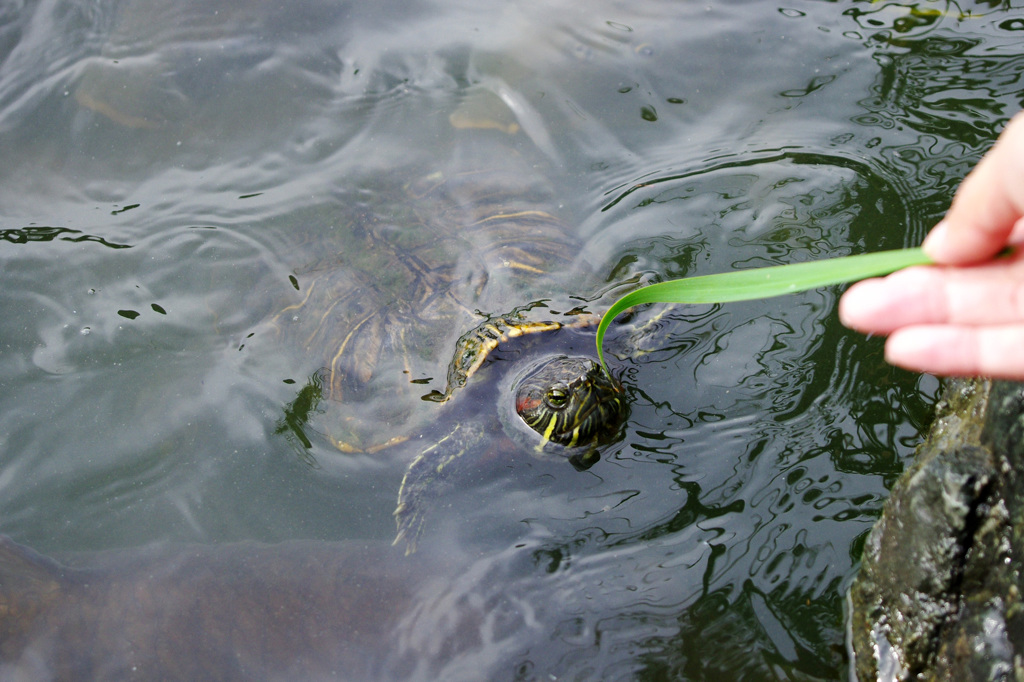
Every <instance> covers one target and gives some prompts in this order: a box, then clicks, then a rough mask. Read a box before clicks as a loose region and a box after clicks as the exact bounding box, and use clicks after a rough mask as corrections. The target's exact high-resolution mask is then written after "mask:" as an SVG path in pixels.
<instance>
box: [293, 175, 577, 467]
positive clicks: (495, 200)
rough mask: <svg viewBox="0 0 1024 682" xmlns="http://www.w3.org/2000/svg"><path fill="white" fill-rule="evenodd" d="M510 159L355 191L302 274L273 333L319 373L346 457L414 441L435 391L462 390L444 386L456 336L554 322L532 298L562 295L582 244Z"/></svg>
mask: <svg viewBox="0 0 1024 682" xmlns="http://www.w3.org/2000/svg"><path fill="white" fill-rule="evenodd" d="M513 161H515V159H511V158H508V157H506V158H504V159H502V167H501V168H500V169H480V170H474V171H470V172H462V173H453V174H446V173H442V172H437V171H435V172H431V173H427V174H422V175H420V176H419V177H418V178H416V179H415V180H413V181H412V182H408V183H403V184H400V185H397V186H395V187H393V188H387V187H383V188H382V187H380V186H376V187H375V188H373V189H366V188H363V189H360V190H358V191H354V192H351V193H350V195H349V197H348V198H347V199H346V202H345V204H346V205H345V207H344V210H343V211H342V213H343V214H344V217H343V219H342V220H339V221H338V222H336V223H335V224H334V225H333V226H332V227H331V228H330V230H329V232H330V238H329V239H328V240H327V241H326V243H327V244H329V246H327V247H324V246H318V247H317V248H318V250H320V251H321V252H322V253H321V254H320V255H319V256H317V255H316V254H310V260H309V262H308V263H307V264H306V265H304V266H302V267H300V268H299V269H297V270H296V271H295V275H294V278H293V284H294V285H295V288H296V290H297V292H296V293H297V295H296V297H295V300H294V301H293V302H292V303H291V304H290V305H288V306H286V307H285V308H284V309H283V310H281V311H280V313H278V314H277V315H276V316H275V317H274V318H273V326H274V327H275V328H276V329H277V331H278V332H279V333H280V334H281V335H282V336H283V337H285V338H286V339H287V343H288V344H289V346H292V347H296V348H297V349H298V350H299V352H301V353H302V354H303V356H304V357H307V358H309V359H310V360H312V361H313V362H314V363H316V364H317V365H318V366H319V367H321V368H322V369H321V370H320V371H319V373H318V375H317V379H316V381H317V383H318V389H319V390H320V392H321V394H322V397H323V398H325V399H327V400H328V401H330V402H329V403H327V404H328V406H329V407H328V409H331V412H332V413H334V414H332V415H331V416H330V418H328V419H323V420H320V421H321V423H325V424H329V425H326V426H324V427H323V428H322V429H321V430H326V431H327V432H328V435H329V437H330V439H331V440H332V442H334V444H335V445H336V446H337V447H339V448H340V449H342V450H345V451H364V452H372V451H375V450H377V449H380V448H381V447H383V446H385V445H388V444H390V443H394V442H397V441H400V440H404V439H406V438H408V437H409V436H410V435H412V434H415V433H417V432H418V431H419V429H420V428H421V427H422V426H423V424H424V423H425V421H427V420H430V419H432V418H433V416H435V415H436V410H437V409H439V408H438V406H437V404H436V402H437V400H436V396H437V395H438V394H442V395H444V397H445V399H447V398H448V397H452V395H451V394H452V392H453V391H454V390H455V388H457V386H449V387H446V386H445V381H446V376H448V375H449V367H450V366H454V365H456V364H460V363H461V364H466V363H467V358H465V357H462V358H457V359H456V358H454V355H455V354H459V353H461V354H463V355H464V354H466V353H467V349H466V346H465V342H464V341H463V342H462V343H461V344H460V339H461V338H464V337H465V336H466V335H467V334H472V332H473V330H474V329H477V328H481V327H486V326H487V321H488V320H491V319H495V318H498V317H501V319H502V321H503V323H506V324H507V325H508V326H510V327H517V325H522V327H521V328H522V329H523V330H526V331H524V333H529V331H532V330H537V331H542V330H544V329H547V328H549V327H547V326H545V325H544V324H535V323H534V322H533V321H531V318H533V319H534V320H537V319H540V317H543V316H548V317H550V316H551V314H552V312H551V311H550V310H543V306H537V305H536V302H538V301H541V300H544V299H548V298H551V297H555V298H556V299H562V300H564V299H565V293H564V290H565V289H566V278H567V275H568V273H570V272H571V271H572V270H573V269H574V267H573V266H574V259H575V257H576V255H577V254H578V253H579V247H578V244H577V242H576V240H575V238H574V236H573V234H572V231H571V230H570V229H569V227H568V226H567V225H566V224H565V222H563V221H562V220H561V219H560V218H559V217H557V216H556V215H555V214H554V213H553V212H552V206H553V204H554V198H553V196H552V194H551V191H550V188H549V185H548V183H546V182H545V181H544V180H543V178H541V177H539V176H538V174H537V173H535V172H533V170H532V168H530V167H529V166H527V165H526V164H515V163H513ZM531 303H532V304H534V305H531ZM534 307H539V308H541V310H537V311H533V310H532V308H534ZM510 311H511V314H509V313H510ZM509 320H511V321H510V322H507V321H509ZM468 352H469V353H470V354H471V355H480V354H483V353H486V352H488V347H487V345H486V344H478V345H474V346H473V347H472V348H471V349H470V350H469V351H468ZM480 359H482V358H481V357H473V358H468V360H469V362H468V364H469V365H471V366H478V365H479V364H480V363H479V360H480ZM460 366H461V365H460ZM458 372H459V380H460V381H461V382H464V380H465V376H464V375H465V372H464V371H463V370H461V369H459V370H458ZM449 378H450V376H449ZM431 389H433V391H431ZM440 389H444V390H443V391H442V390H440ZM431 395H433V396H435V397H434V398H431ZM424 399H425V400H424ZM431 401H433V402H431ZM332 404H333V405H335V406H338V409H332V408H330V405H332ZM432 411H433V412H434V415H432V414H431V412H432Z"/></svg>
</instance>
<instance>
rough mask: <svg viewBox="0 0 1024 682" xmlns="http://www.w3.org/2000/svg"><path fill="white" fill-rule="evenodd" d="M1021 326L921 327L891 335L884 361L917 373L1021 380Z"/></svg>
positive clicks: (1023, 336) (1023, 332) (1023, 334)
mask: <svg viewBox="0 0 1024 682" xmlns="http://www.w3.org/2000/svg"><path fill="white" fill-rule="evenodd" d="M1022 347H1024V324H1017V325H1005V326H999V327H956V326H937V325H922V326H915V327H907V328H905V329H901V330H899V331H897V332H894V333H893V334H892V336H890V337H889V338H888V340H887V341H886V343H885V359H886V360H887V361H889V362H891V363H892V364H894V365H899V366H900V367H905V368H906V369H910V370H914V371H917V372H929V373H932V374H941V375H945V376H989V377H994V378H1002V379H1024V353H1022V352H1021V349H1022Z"/></svg>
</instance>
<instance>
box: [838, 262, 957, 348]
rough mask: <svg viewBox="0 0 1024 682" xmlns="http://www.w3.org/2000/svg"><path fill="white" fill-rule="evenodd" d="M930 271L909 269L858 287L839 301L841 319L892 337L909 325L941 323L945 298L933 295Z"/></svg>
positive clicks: (866, 282) (869, 330)
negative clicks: (942, 304)
mask: <svg viewBox="0 0 1024 682" xmlns="http://www.w3.org/2000/svg"><path fill="white" fill-rule="evenodd" d="M926 270H927V269H926V268H908V269H907V270H902V271H900V272H897V273H895V274H893V275H890V276H888V277H885V278H883V279H867V280H864V281H863V282H858V283H856V284H854V285H853V286H851V287H850V288H849V289H847V291H846V293H845V294H843V296H842V298H840V299H839V320H840V321H841V322H842V323H843V324H844V325H846V326H847V327H849V328H850V329H855V330H857V331H860V332H865V333H868V334H888V333H890V332H892V331H894V330H896V329H899V328H900V327H904V326H906V325H908V324H921V323H923V322H927V321H941V319H942V318H944V317H945V309H944V307H942V306H941V305H940V304H941V298H939V299H936V298H935V297H934V296H932V293H933V292H932V290H931V287H932V286H934V285H933V284H931V281H932V279H933V278H932V277H931V275H930V273H928V272H926ZM931 306H936V307H935V309H931Z"/></svg>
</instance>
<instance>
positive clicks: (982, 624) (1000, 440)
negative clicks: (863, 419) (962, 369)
mask: <svg viewBox="0 0 1024 682" xmlns="http://www.w3.org/2000/svg"><path fill="white" fill-rule="evenodd" d="M1022 532H1024V385H1022V384H1018V383H1011V382H1000V381H997V382H990V381H987V380H972V381H963V380H957V381H950V382H948V383H947V385H946V388H945V392H944V394H943V397H942V399H941V401H940V402H939V404H938V406H937V408H936V419H935V422H934V424H933V426H932V428H931V430H930V432H929V434H928V437H927V439H926V440H925V442H924V443H923V444H922V445H921V446H920V448H919V449H918V452H917V455H916V458H915V460H914V462H913V464H912V465H911V466H910V467H909V468H908V469H907V471H905V472H904V473H903V475H902V476H901V478H900V480H899V481H898V482H897V484H896V486H895V487H894V488H893V491H892V495H891V496H890V498H889V500H888V502H887V503H886V505H885V508H884V510H883V513H882V517H881V518H880V519H879V521H878V523H876V524H875V527H874V528H873V529H872V531H871V534H870V536H869V537H868V541H867V543H866V544H865V548H864V555H863V558H862V565H861V569H860V572H859V575H858V576H857V578H856V579H855V581H854V583H853V585H852V587H851V589H850V592H849V606H850V609H849V611H850V613H849V618H850V626H851V627H850V635H851V637H850V639H851V649H852V655H853V657H854V660H853V664H852V668H853V670H854V671H855V674H856V677H857V679H859V680H958V681H962V680H1014V679H1016V680H1022V679H1024V656H1022V654H1024V619H1022V613H1024V611H1022V608H1021V597H1020V594H1021V576H1020V570H1019V568H1018V567H1019V566H1020V565H1021V564H1020V560H1021V554H1022V551H1024V537H1021V533H1022Z"/></svg>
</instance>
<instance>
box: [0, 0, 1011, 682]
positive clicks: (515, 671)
mask: <svg viewBox="0 0 1024 682" xmlns="http://www.w3.org/2000/svg"><path fill="white" fill-rule="evenodd" d="M1022 31H1024V11H1022V10H1021V9H1020V8H1017V7H1014V6H1013V3H1009V2H1006V3H999V2H977V3H972V4H970V5H969V6H964V5H958V4H956V3H945V2H926V3H917V4H911V3H900V2H885V3H878V2H854V1H845V2H838V3H824V2H809V1H798V2H790V3H788V4H786V5H784V6H778V5H773V4H771V3H764V2H729V3H712V4H706V3H684V2H669V1H664V0H641V1H639V2H630V3H617V2H611V1H608V2H599V3H583V4H581V3H569V2H557V3H551V2H545V3H540V2H516V3H491V2H471V3H462V2H459V1H458V0H437V1H436V2H428V1H423V2H415V1H411V0H407V1H401V2H400V1H397V0H394V1H392V0H388V1H386V2H379V3H372V4H366V3H362V4H344V3H334V2H318V1H316V0H300V1H299V2H296V3H289V4H288V6H287V8H282V7H281V6H280V5H279V4H277V3H266V2H262V1H261V0H251V1H248V2H246V1H243V0H235V1H234V2H214V3H210V2H186V3H172V4H171V5H167V4H166V3H160V2H156V0H126V1H124V2H98V3H97V2H93V3H83V2H75V1H70V0H40V1H28V2H22V3H15V4H11V5H8V6H7V7H6V8H4V9H0V153H2V156H3V158H4V160H5V163H4V164H3V167H2V168H0V238H2V241H0V306H2V310H3V316H2V319H0V386H2V388H3V390H2V392H0V490H2V494H0V518H2V519H3V522H2V524H0V531H2V532H4V533H6V534H8V535H11V536H12V537H14V538H15V539H16V540H18V541H19V542H22V543H25V544H28V545H30V546H33V547H35V548H37V549H39V550H40V551H43V552H48V553H59V552H67V551H75V552H83V551H91V550H100V549H118V548H129V547H137V546H140V545H145V544H149V543H153V542H165V541H175V542H200V543H207V544H213V543H221V542H229V541H239V540H259V541H265V542H273V541H279V540H285V539H294V538H304V539H313V540H324V541H327V540H332V541H333V540H352V539H360V540H362V539H366V540H372V541H377V540H384V541H387V540H390V538H391V537H393V533H394V523H393V520H392V516H391V512H392V510H393V509H394V505H395V496H396V493H397V490H398V485H399V483H400V481H401V477H402V473H403V471H404V469H405V466H406V464H407V463H408V461H409V459H410V458H411V457H412V456H414V455H415V452H416V447H414V445H415V444H413V445H406V446H405V447H399V448H394V449H390V450H385V451H383V452H381V453H378V454H374V455H371V454H358V453H357V454H346V453H342V452H340V451H339V450H338V449H337V448H335V447H334V446H333V445H332V444H331V442H330V441H329V440H328V438H327V437H326V436H327V434H328V433H329V432H330V428H331V421H330V420H331V419H332V409H331V406H329V405H327V406H325V407H324V411H323V412H322V413H314V414H313V415H311V421H310V423H309V425H308V428H307V429H306V435H307V436H308V437H309V438H310V445H309V447H308V448H307V447H302V445H301V443H299V444H297V443H296V440H295V439H294V438H288V437H286V434H282V433H278V431H280V429H279V428H278V426H279V424H280V422H281V419H282V416H283V415H284V411H285V410H286V409H287V408H288V406H289V405H293V401H295V399H296V395H297V391H298V390H299V388H301V386H302V385H304V383H305V382H306V381H307V380H308V378H309V377H310V376H311V375H312V374H313V373H314V372H315V371H316V370H317V369H318V368H319V367H320V366H321V365H322V360H321V358H318V357H311V356H310V354H309V353H308V351H307V350H306V349H303V348H301V347H299V346H298V345H297V344H291V345H290V344H288V343H278V344H276V345H275V344H274V343H272V342H271V340H269V338H268V337H267V335H266V334H265V333H264V332H265V329H266V326H265V325H266V323H267V320H269V319H271V318H272V317H273V316H274V315H275V314H276V313H277V312H278V311H280V310H281V309H282V308H284V307H285V306H287V305H289V303H290V302H292V301H293V300H294V297H295V295H296V290H295V286H294V284H293V280H292V278H294V277H298V276H300V275H302V274H303V273H305V272H309V270H310V268H311V267H312V266H311V264H315V263H320V262H323V259H324V258H329V257H330V254H331V253H332V252H333V250H334V249H337V250H338V251H339V252H345V250H346V248H348V247H347V246H346V244H345V240H346V239H348V238H349V237H346V236H345V235H346V234H348V233H347V232H346V230H349V229H351V226H352V225H353V220H354V219H353V217H352V211H351V208H352V206H353V205H355V204H358V203H359V202H360V201H366V202H369V201H370V199H369V198H367V197H371V196H372V199H373V200H374V201H387V200H389V198H390V197H391V196H399V195H401V191H400V188H401V187H403V186H405V184H407V183H408V182H409V181H410V180H412V179H413V178H414V177H421V176H417V175H416V174H417V173H419V174H423V173H425V174H428V175H429V173H430V172H432V171H437V172H442V173H451V172H453V170H458V169H472V168H491V167H495V166H499V167H500V166H501V165H502V158H503V155H507V156H509V157H511V156H512V155H515V156H516V157H517V158H519V159H522V160H524V161H525V163H526V167H527V170H526V171H524V173H529V174H533V175H535V176H536V177H539V178H543V179H544V180H543V181H544V183H545V184H546V186H547V189H548V191H549V192H550V194H551V198H550V200H549V201H548V203H549V204H550V205H549V206H547V208H546V210H547V211H549V212H551V213H552V214H553V215H557V216H558V217H559V218H560V219H562V220H564V221H565V222H566V223H567V224H568V225H570V226H571V227H572V233H573V237H574V238H576V239H578V240H579V243H580V244H581V247H580V249H579V252H578V254H577V260H576V261H575V264H574V266H573V271H572V273H571V274H572V275H573V277H572V278H571V282H570V283H568V284H565V285H564V287H565V288H564V289H563V290H560V291H557V292H554V293H553V294H551V295H552V296H553V297H554V299H555V300H556V301H557V302H558V303H566V304H568V302H569V301H576V302H578V303H580V304H583V305H592V306H595V307H596V306H597V305H598V303H588V302H600V301H601V300H602V299H601V298H600V297H601V296H602V295H604V294H607V293H608V292H610V291H615V290H616V288H617V287H625V286H628V284H627V283H628V282H630V281H633V282H635V281H647V280H659V279H665V278H670V277H681V276H685V275H701V274H710V273H713V272H721V271H727V270H731V269H737V268H745V267H755V266H760V265H771V264H778V263H788V262H794V261H802V260H809V259H814V258H822V257H828V256H836V255H845V254H850V253H861V252H865V251H871V250H878V249H883V248H899V247H902V246H908V245H915V244H917V243H919V241H920V240H921V238H922V237H923V235H924V234H925V232H926V231H927V229H928V228H929V227H930V226H931V225H932V224H933V223H934V222H935V221H936V220H937V219H938V218H939V217H940V216H941V213H942V211H943V210H944V208H945V206H946V205H948V201H949V199H950V197H951V196H952V192H953V191H954V189H955V188H956V186H957V184H958V182H959V181H960V180H961V179H962V178H963V176H964V175H965V174H966V173H967V171H968V170H969V169H970V167H971V166H972V164H973V163H974V162H975V161H976V160H977V159H978V158H979V156H980V155H981V153H982V152H983V151H984V150H985V149H986V148H987V147H988V146H989V145H990V144H991V142H992V140H993V139H994V138H995V136H996V135H997V134H998V131H999V130H1000V129H1001V127H1002V125H1003V124H1004V123H1005V121H1006V120H1007V119H1008V118H1009V117H1010V116H1011V115H1012V114H1013V113H1014V112H1015V111H1017V110H1018V109H1019V108H1020V107H1021V105H1022V104H1024V97H1022V94H1021V93H1022V91H1024V76H1022V74H1024V55H1022V54H1021V52H1020V48H1019V45H1020V40H1021V37H1022ZM480 122H486V125H485V126H484V127H480ZM396 187H397V188H399V189H398V190H396V189H395V188H396ZM401 196H402V200H403V201H404V200H406V199H408V196H407V195H401ZM382 197H383V199H382ZM428 210H432V209H428ZM339 235H341V236H340V237H339ZM577 287H578V290H577ZM839 293H840V290H839V289H838V288H828V289H823V290H819V291H813V292H807V293H805V294H799V295H794V296H789V297H785V298H778V299H771V300H767V301H763V302H752V303H740V304H732V305H728V306H705V307H694V308H686V309H677V310H673V311H672V312H670V313H669V314H668V315H667V316H665V317H664V318H661V319H660V320H659V324H658V327H659V329H658V332H657V334H654V335H652V336H651V338H649V339H648V340H647V343H645V344H642V347H641V348H640V349H635V348H629V347H627V346H626V345H624V343H623V341H622V339H623V338H624V335H623V334H620V335H619V342H618V345H615V344H616V341H615V339H614V338H613V340H612V343H613V350H615V351H616V352H615V355H616V357H615V359H614V361H613V362H614V366H615V368H616V370H617V371H621V372H622V373H623V375H624V378H625V382H626V386H627V391H628V394H629V396H630V399H631V401H632V412H631V417H630V421H629V424H628V426H627V430H626V434H625V438H624V439H623V441H622V442H621V443H620V444H618V445H617V446H615V447H614V448H612V449H610V450H609V451H608V452H606V453H605V454H604V457H603V458H602V460H601V461H600V462H598V463H597V464H596V465H594V466H593V467H591V468H590V469H588V470H586V471H585V472H578V471H576V470H575V469H574V468H573V467H571V466H568V465H567V464H566V463H565V462H558V461H541V460H537V459H531V458H529V457H527V458H519V459H515V460H513V461H510V462H502V461H498V462H496V461H493V460H490V461H483V462H481V464H480V465H479V468H478V469H476V470H475V471H476V474H475V475H474V476H471V477H468V478H467V479H466V480H464V481H463V483H462V484H461V485H460V486H458V487H457V488H455V489H453V490H451V491H450V492H449V493H448V494H447V495H446V498H445V503H446V504H445V508H444V509H443V510H440V511H438V512H436V513H435V514H434V516H433V517H432V519H431V523H430V526H429V528H428V530H427V532H426V534H425V536H424V538H423V540H422V541H421V550H420V551H421V552H425V553H443V554H447V555H449V556H454V557H458V562H459V564H460V566H462V567H463V570H462V574H461V575H462V576H463V578H462V579H460V580H452V581H451V582H450V583H449V585H448V588H447V592H444V595H443V596H438V598H437V599H438V601H437V602H436V603H434V604H430V605H425V606H422V608H423V609H427V610H429V611H430V612H431V613H435V614H436V612H437V611H438V609H440V608H441V607H440V606H439V604H443V603H447V602H445V601H444V599H449V600H454V601H452V603H456V602H458V600H459V599H463V600H471V601H472V600H476V601H474V603H477V604H479V603H483V604H485V605H487V604H493V608H494V609H495V612H496V613H499V612H500V613H511V614H515V616H514V617H512V616H509V617H508V618H506V619H504V620H501V622H502V623H504V624H505V626H504V627H503V628H498V629H496V630H495V631H494V633H493V637H492V639H491V640H490V641H489V642H487V643H486V644H482V645H481V646H480V648H479V650H478V651H475V652H473V655H472V656H470V655H469V654H466V656H465V657H464V658H463V659H461V660H447V659H445V658H444V656H443V655H441V654H436V655H435V658H436V660H435V664H436V667H435V669H434V672H435V673H438V674H441V673H443V672H445V671H447V672H448V673H449V674H450V675H455V676H456V677H457V676H458V675H459V674H462V673H464V672H465V670H467V669H471V670H474V671H476V672H479V671H480V670H485V671H488V673H489V674H490V675H491V676H493V677H495V678H511V677H519V678H522V679H531V678H547V677H549V676H552V677H558V678H572V679H587V678H601V679H619V678H622V679H637V678H639V679H668V678H671V679H680V678H682V679H694V680H697V679H723V678H728V679H839V678H841V677H843V676H844V675H845V668H844V665H845V664H844V661H843V653H842V591H843V587H844V585H845V584H846V582H847V581H848V580H849V578H850V576H851V574H852V571H853V570H854V568H855V565H856V561H857V559H858V557H859V554H860V546H861V543H862V542H863V539H864V537H865V535H866V533H867V532H868V530H869V529H870V527H871V524H872V522H873V521H874V519H875V518H876V517H877V515H878V513H879V510H880V508H881V505H882V503H883V501H884V499H885V497H886V495H887V490H888V488H889V486H891V484H892V483H893V481H894V480H895V478H896V476H897V475H898V474H899V472H900V471H901V470H902V468H903V466H904V464H905V462H906V461H907V459H908V457H910V456H911V454H912V450H913V447H914V446H915V445H916V443H917V442H918V441H919V433H920V431H921V429H922V428H923V427H924V426H926V424H927V421H928V419H929V415H930V407H931V404H932V402H933V400H934V396H935V393H936V390H937V387H938V382H937V381H936V380H935V379H934V378H932V377H928V376H918V375H913V374H909V373H905V372H902V371H898V370H894V369H892V368H890V367H888V366H886V365H885V363H884V362H883V360H882V355H881V341H880V340H879V339H865V338H863V337H861V336H859V335H856V334H853V333H851V332H848V331H846V330H845V329H843V328H842V327H841V326H840V325H839V324H838V321H837V318H836V314H835V305H836V300H837V297H838V295H839ZM526 302H527V301H523V302H522V303H526ZM552 305H555V304H552ZM489 312H505V311H502V310H496V311H489ZM613 336H614V334H613ZM591 342H592V339H591V337H590V336H587V335H586V334H581V335H579V338H578V339H576V340H574V341H572V343H573V344H575V345H576V346H578V347H579V348H580V349H582V350H584V351H588V350H589V344H590V343H591ZM412 378H413V379H416V380H418V381H422V382H423V383H417V384H415V385H414V386H415V388H416V390H421V389H422V391H423V392H424V393H426V392H427V391H428V390H430V389H439V388H443V376H440V375H439V374H436V373H429V374H424V375H422V376H415V377H412ZM383 409H384V406H381V405H373V404H369V405H367V406H365V411H366V412H368V413H369V414H370V415H371V416H372V415H374V414H379V413H382V411H383ZM440 421H443V420H440ZM394 428H396V427H395V425H394V424H392V423H389V422H387V421H386V420H382V422H381V423H380V425H379V431H380V432H381V433H382V434H383V435H387V434H388V433H389V432H390V430H392V429H394ZM396 551H398V550H396ZM453 595H454V596H453ZM503 609H505V610H503ZM499 620H500V619H499ZM432 626H433V627H436V626H437V622H432ZM467 661H472V664H471V665H470V664H469V663H467ZM467 665H470V667H469V668H466V667H463V666H467ZM446 666H447V667H446ZM460 671H462V673H460Z"/></svg>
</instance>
